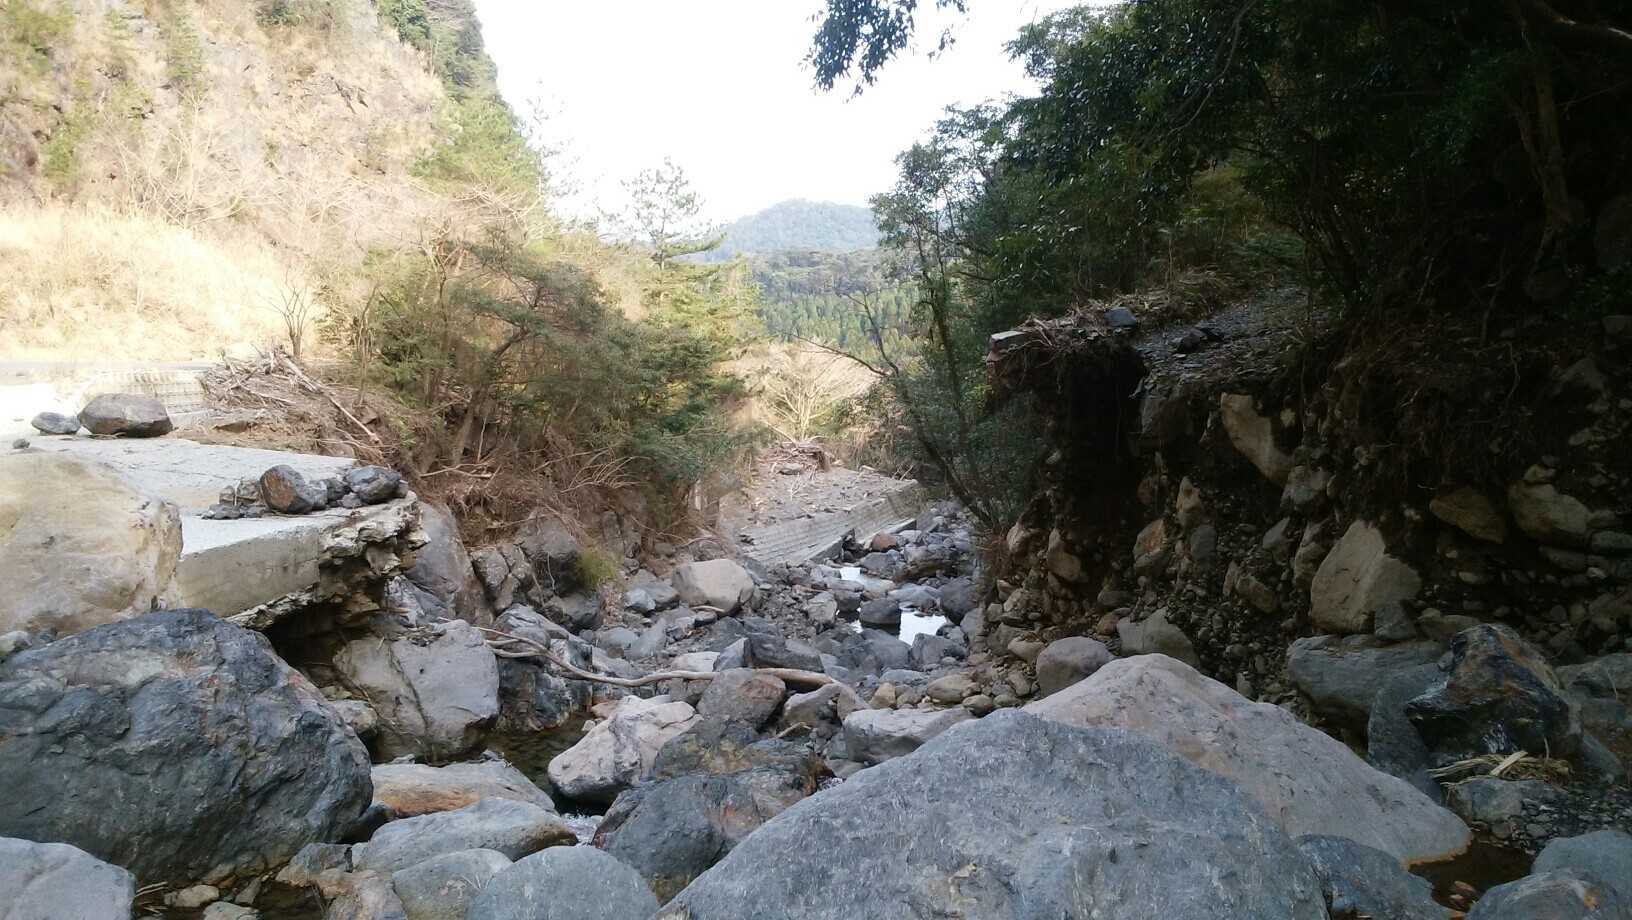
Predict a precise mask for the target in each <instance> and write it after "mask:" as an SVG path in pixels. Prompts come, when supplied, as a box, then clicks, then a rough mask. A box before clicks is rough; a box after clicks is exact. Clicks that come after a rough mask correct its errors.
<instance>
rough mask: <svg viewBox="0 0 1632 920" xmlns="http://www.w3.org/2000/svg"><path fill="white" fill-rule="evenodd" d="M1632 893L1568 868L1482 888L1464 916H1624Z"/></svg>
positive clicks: (1552, 919)
mask: <svg viewBox="0 0 1632 920" xmlns="http://www.w3.org/2000/svg"><path fill="white" fill-rule="evenodd" d="M1627 917H1632V897H1629V896H1628V895H1626V894H1623V893H1622V892H1621V890H1620V889H1619V888H1612V887H1610V886H1608V885H1606V884H1604V883H1603V882H1601V881H1599V880H1598V879H1597V878H1585V877H1582V876H1581V875H1579V874H1577V873H1576V872H1575V871H1573V870H1570V869H1560V870H1557V871H1554V872H1547V873H1543V874H1540V875H1527V876H1525V877H1524V878H1521V879H1519V880H1518V881H1516V882H1508V883H1507V884H1505V885H1497V886H1496V887H1495V888H1492V889H1490V890H1489V891H1487V892H1485V896H1484V897H1482V898H1480V899H1479V903H1477V904H1475V905H1473V909H1472V910H1470V911H1468V916H1467V920H1626V918H1627Z"/></svg>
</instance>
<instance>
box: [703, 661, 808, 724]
mask: <svg viewBox="0 0 1632 920" xmlns="http://www.w3.org/2000/svg"><path fill="white" fill-rule="evenodd" d="M787 695H788V686H787V684H784V683H783V682H782V681H781V680H780V679H779V678H776V677H773V676H772V675H770V674H761V673H759V672H758V671H755V670H753V669H751V668H732V669H730V670H727V671H721V672H720V674H719V676H718V677H715V678H714V679H713V680H711V681H709V682H708V689H706V690H704V691H703V698H702V699H701V700H698V702H697V714H698V715H699V716H701V717H703V718H705V719H720V720H724V721H727V722H740V723H742V724H743V725H746V726H748V727H749V728H752V729H755V730H758V729H760V728H763V727H764V726H765V723H767V722H769V721H771V719H772V718H773V717H775V716H776V711H777V710H778V709H781V708H782V700H783V699H784V698H785V697H786V696H787Z"/></svg>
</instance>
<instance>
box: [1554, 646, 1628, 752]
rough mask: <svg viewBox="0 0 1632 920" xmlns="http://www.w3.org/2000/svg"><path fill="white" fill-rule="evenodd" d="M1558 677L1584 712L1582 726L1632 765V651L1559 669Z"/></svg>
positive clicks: (1577, 707) (1578, 707) (1577, 706)
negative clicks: (1631, 652)
mask: <svg viewBox="0 0 1632 920" xmlns="http://www.w3.org/2000/svg"><path fill="white" fill-rule="evenodd" d="M1558 678H1559V680H1561V681H1563V682H1564V685H1565V688H1566V689H1567V690H1568V691H1569V694H1570V697H1571V698H1572V699H1573V700H1574V701H1575V706H1576V709H1577V710H1579V711H1580V713H1581V726H1582V728H1584V729H1586V730H1587V731H1588V732H1589V733H1591V734H1592V736H1593V737H1595V738H1597V739H1598V740H1599V741H1600V742H1602V743H1603V745H1604V747H1606V748H1608V749H1609V751H1610V753H1612V754H1614V755H1615V756H1616V757H1618V758H1620V760H1621V762H1623V763H1626V764H1632V705H1629V704H1632V654H1628V653H1626V652H1621V653H1619V654H1615V655H1605V656H1604V657H1602V658H1599V659H1598V660H1596V661H1589V662H1587V663H1585V664H1579V665H1571V666H1568V667H1563V668H1559V669H1558Z"/></svg>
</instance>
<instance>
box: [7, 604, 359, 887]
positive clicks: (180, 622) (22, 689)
mask: <svg viewBox="0 0 1632 920" xmlns="http://www.w3.org/2000/svg"><path fill="white" fill-rule="evenodd" d="M0 775H4V776H5V777H6V778H7V783H8V785H9V788H10V791H9V792H8V793H7V794H6V795H4V796H0V834H3V835H6V836H11V837H21V838H24V839H31V840H56V841H61V842H64V843H71V844H73V845H75V846H77V847H80V848H81V849H83V850H85V851H86V852H89V853H91V854H92V855H94V856H96V857H97V858H99V859H103V860H106V861H108V862H111V863H115V864H117V865H121V866H124V867H125V868H127V869H129V870H130V871H131V872H132V873H134V874H135V875H136V877H137V878H138V879H139V880H140V881H141V882H142V883H143V884H153V883H160V882H163V883H171V884H174V883H185V884H193V883H195V882H208V883H214V882H216V881H220V880H230V879H234V878H245V877H248V876H251V875H255V874H257V873H262V872H266V871H269V870H271V869H273V868H275V867H277V866H280V865H282V864H283V863H285V862H287V861H288V859H289V857H291V856H293V855H294V854H295V853H296V852H297V851H299V850H300V848H301V847H303V846H305V845H306V844H308V843H311V842H313V841H318V840H335V839H339V838H340V837H342V836H344V835H345V834H346V833H347V831H348V830H349V829H350V828H351V827H352V825H353V823H354V822H355V821H357V820H358V818H359V817H360V816H361V815H362V813H363V810H364V809H365V808H367V807H368V803H369V800H370V782H369V773H368V755H367V752H366V751H364V750H363V746H362V744H361V743H360V742H359V741H358V740H357V738H356V736H355V735H353V734H352V733H351V732H350V731H349V730H348V729H347V728H346V727H345V725H344V724H343V723H342V722H341V721H340V719H339V717H338V716H336V715H335V713H334V711H333V710H331V709H330V708H329V707H328V706H326V705H324V703H323V698H322V696H321V695H320V694H319V693H318V691H317V688H315V687H313V686H312V685H311V684H310V683H309V682H308V681H307V680H306V678H305V677H302V676H301V675H300V674H299V673H297V672H296V671H295V670H294V669H292V668H290V667H289V666H288V665H286V664H284V663H283V661H281V660H280V659H279V658H278V657H277V656H276V655H274V654H273V653H272V649H271V646H270V645H269V644H268V642H267V641H266V639H265V638H264V637H263V636H261V635H260V634H259V633H255V632H251V631H249V630H246V629H240V628H238V627H236V626H233V625H231V624H229V623H227V622H225V621H223V620H220V619H218V618H216V617H215V616H214V615H212V614H210V613H209V612H208V611H204V610H169V611H164V612H161V613H152V614H148V615H146V616H142V617H137V618H136V619H132V620H127V621H125V622H123V623H116V624H112V625H109V626H102V627H98V628H96V629H92V630H89V631H87V632H83V633H80V634H79V635H76V636H72V637H69V638H67V639H62V640H59V641H57V642H53V643H51V644H49V645H45V646H42V647H40V648H35V649H30V650H28V651H25V652H22V653H20V654H18V655H16V656H14V657H12V658H11V659H10V660H8V661H6V662H5V663H4V664H0Z"/></svg>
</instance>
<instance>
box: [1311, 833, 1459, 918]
mask: <svg viewBox="0 0 1632 920" xmlns="http://www.w3.org/2000/svg"><path fill="white" fill-rule="evenodd" d="M1298 848H1299V849H1301V850H1303V855H1304V856H1307V857H1308V858H1309V864H1310V865H1311V866H1313V867H1314V870H1315V875H1316V877H1318V878H1319V879H1320V888H1321V890H1322V891H1325V892H1328V893H1329V894H1330V895H1331V896H1332V916H1333V917H1377V918H1384V917H1386V918H1388V920H1448V918H1449V917H1450V916H1451V912H1450V911H1449V910H1446V909H1445V908H1443V907H1441V906H1439V904H1438V903H1436V902H1435V901H1434V886H1433V885H1431V884H1429V883H1428V880H1427V879H1424V878H1419V877H1417V876H1415V875H1412V874H1411V873H1409V872H1407V871H1405V869H1404V867H1402V866H1401V865H1400V864H1399V862H1398V861H1396V860H1395V859H1394V858H1393V857H1392V856H1389V855H1388V854H1387V853H1383V852H1381V851H1379V850H1373V849H1372V848H1371V847H1366V846H1361V845H1360V844H1358V843H1355V842H1354V841H1353V840H1349V839H1348V838H1346V837H1321V836H1316V835H1311V836H1307V837H1299V838H1298Z"/></svg>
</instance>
